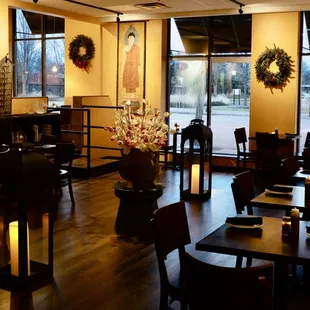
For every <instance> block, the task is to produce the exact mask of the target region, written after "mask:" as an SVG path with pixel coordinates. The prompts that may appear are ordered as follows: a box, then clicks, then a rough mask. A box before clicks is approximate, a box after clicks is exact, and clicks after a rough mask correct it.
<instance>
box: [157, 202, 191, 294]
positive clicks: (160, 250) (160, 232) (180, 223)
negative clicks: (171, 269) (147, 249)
mask: <svg viewBox="0 0 310 310" xmlns="http://www.w3.org/2000/svg"><path fill="white" fill-rule="evenodd" d="M152 225H153V233H154V245H155V251H156V257H157V262H158V269H159V277H160V289H161V294H164V292H165V294H167V293H168V291H169V287H170V284H169V279H168V272H167V269H166V264H165V259H166V258H167V255H168V254H169V253H170V252H172V251H174V250H176V249H178V252H179V264H180V270H181V269H182V265H183V257H184V253H185V245H187V244H189V243H191V238H190V234H189V228H188V223H187V216H186V210H185V204H184V201H180V202H176V203H173V204H170V205H168V206H165V207H162V208H160V209H158V210H156V211H155V212H154V218H153V219H152Z"/></svg>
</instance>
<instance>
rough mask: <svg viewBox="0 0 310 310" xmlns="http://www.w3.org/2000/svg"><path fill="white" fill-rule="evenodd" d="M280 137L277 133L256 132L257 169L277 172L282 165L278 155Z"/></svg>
mask: <svg viewBox="0 0 310 310" xmlns="http://www.w3.org/2000/svg"><path fill="white" fill-rule="evenodd" d="M278 145H279V139H278V135H277V134H272V133H268V132H256V148H257V154H256V169H257V170H264V171H266V170H267V171H272V172H276V171H278V170H279V168H280V165H281V158H280V156H279V155H278Z"/></svg>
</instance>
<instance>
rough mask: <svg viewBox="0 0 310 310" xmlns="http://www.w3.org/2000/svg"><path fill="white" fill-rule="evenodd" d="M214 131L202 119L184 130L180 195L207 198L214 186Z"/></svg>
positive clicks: (188, 197) (191, 197)
mask: <svg viewBox="0 0 310 310" xmlns="http://www.w3.org/2000/svg"><path fill="white" fill-rule="evenodd" d="M212 136H213V135H212V131H211V128H210V127H207V126H205V125H203V121H202V120H200V119H194V120H192V121H191V122H190V125H189V126H188V127H186V128H184V129H183V130H182V135H181V166H180V197H181V198H182V199H185V200H186V199H199V200H206V199H208V198H210V197H211V186H212V139H213V137H212Z"/></svg>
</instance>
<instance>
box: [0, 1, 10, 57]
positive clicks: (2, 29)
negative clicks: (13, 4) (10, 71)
mask: <svg viewBox="0 0 310 310" xmlns="http://www.w3.org/2000/svg"><path fill="white" fill-rule="evenodd" d="M0 25H1V26H0V40H1V43H0V59H2V58H3V57H4V56H5V55H6V54H7V53H8V52H9V27H8V25H9V10H8V1H7V0H1V1H0Z"/></svg>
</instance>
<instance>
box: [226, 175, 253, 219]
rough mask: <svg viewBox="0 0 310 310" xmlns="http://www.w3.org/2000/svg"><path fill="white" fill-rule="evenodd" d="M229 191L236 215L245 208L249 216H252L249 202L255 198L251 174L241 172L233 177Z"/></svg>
mask: <svg viewBox="0 0 310 310" xmlns="http://www.w3.org/2000/svg"><path fill="white" fill-rule="evenodd" d="M231 189H232V192H233V197H234V201H235V207H236V212H237V214H242V211H244V209H245V207H246V208H247V212H248V214H249V215H253V209H252V207H251V206H250V204H249V203H250V201H251V200H252V199H253V198H254V197H255V192H254V182H253V174H252V172H251V171H245V172H241V173H239V174H236V175H235V176H234V177H233V183H231Z"/></svg>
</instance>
